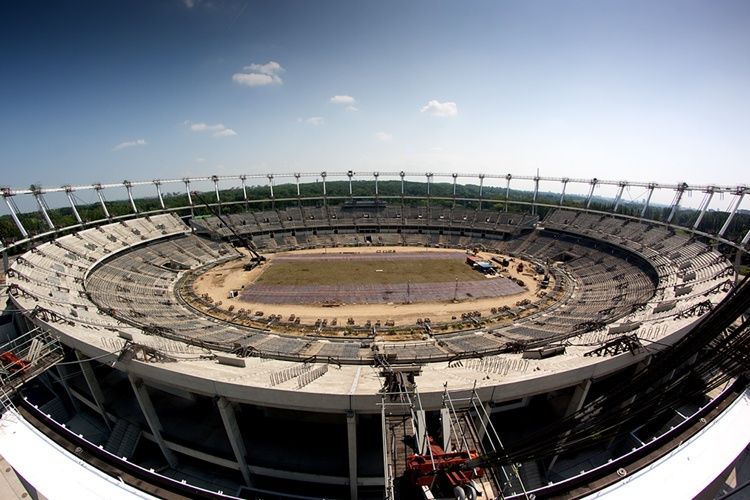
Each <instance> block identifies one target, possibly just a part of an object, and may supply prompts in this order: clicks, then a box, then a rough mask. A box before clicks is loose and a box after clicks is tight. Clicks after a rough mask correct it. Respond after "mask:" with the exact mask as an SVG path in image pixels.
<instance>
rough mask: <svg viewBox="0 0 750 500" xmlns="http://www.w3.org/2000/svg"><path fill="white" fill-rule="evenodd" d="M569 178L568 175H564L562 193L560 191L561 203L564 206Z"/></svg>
mask: <svg viewBox="0 0 750 500" xmlns="http://www.w3.org/2000/svg"><path fill="white" fill-rule="evenodd" d="M569 180H570V179H568V178H567V177H563V178H562V179H561V180H560V182H562V193H560V203H559V205H560V206H562V204H563V200H565V188H566V187H568V181H569Z"/></svg>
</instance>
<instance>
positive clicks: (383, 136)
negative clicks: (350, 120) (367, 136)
mask: <svg viewBox="0 0 750 500" xmlns="http://www.w3.org/2000/svg"><path fill="white" fill-rule="evenodd" d="M375 139H377V140H379V141H383V142H390V141H392V140H393V134H389V133H388V132H376V133H375Z"/></svg>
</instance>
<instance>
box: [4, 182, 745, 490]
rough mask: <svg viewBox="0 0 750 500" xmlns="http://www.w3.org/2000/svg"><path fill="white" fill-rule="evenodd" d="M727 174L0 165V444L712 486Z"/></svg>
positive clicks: (101, 477)
mask: <svg viewBox="0 0 750 500" xmlns="http://www.w3.org/2000/svg"><path fill="white" fill-rule="evenodd" d="M170 188H173V189H175V190H176V191H175V192H174V193H169V194H168V193H167V191H168V190H169V189H170ZM606 190H609V191H607V192H611V193H612V194H611V196H610V195H606V194H603V193H604V191H606ZM631 190H641V191H642V192H643V196H642V197H641V198H639V199H638V200H637V201H626V200H625V193H629V192H630V191H631ZM747 191H748V188H747V187H746V186H716V185H711V186H697V185H690V184H687V183H679V184H675V185H663V184H656V183H652V182H636V181H609V180H602V179H573V178H549V177H540V176H538V175H537V176H521V175H513V174H492V173H486V174H476V175H464V174H455V173H454V174H450V173H449V174H440V173H427V174H423V173H406V172H373V173H367V174H362V173H355V172H352V171H348V172H338V173H334V172H321V173H306V174H305V173H302V174H300V173H290V174H278V173H274V174H263V175H241V176H210V177H196V178H184V179H161V180H153V181H124V182H123V183H117V184H95V185H90V186H84V185H80V186H74V185H66V186H63V187H60V188H42V187H34V186H32V188H31V189H12V188H5V189H4V190H3V198H4V203H5V205H6V208H7V210H8V213H9V215H10V217H11V219H12V220H13V222H14V226H15V229H16V233H17V238H16V240H15V241H13V242H8V243H7V244H5V246H4V247H3V259H4V271H5V275H6V283H5V290H6V292H5V293H6V295H7V299H8V303H7V306H6V309H5V312H4V314H3V316H2V318H3V321H2V324H1V325H0V328H1V329H0V334H2V337H3V339H4V340H3V342H4V343H5V344H4V345H3V347H2V348H1V349H0V351H2V352H0V360H2V364H3V370H2V393H1V394H0V398H2V401H3V404H4V407H5V410H6V411H5V414H4V417H3V424H4V426H5V432H4V435H3V436H0V454H2V455H3V457H5V458H6V460H8V462H9V463H10V464H11V465H12V466H13V467H14V469H15V470H16V472H17V473H18V474H19V475H20V476H22V477H24V479H25V481H26V482H27V483H28V484H29V485H30V486H29V487H30V488H33V489H35V490H36V491H38V492H39V493H41V494H45V495H48V493H46V491H48V490H46V488H49V487H50V486H49V481H47V480H46V479H45V478H44V477H42V476H43V474H42V473H41V472H40V471H39V469H40V468H42V466H41V464H40V463H39V462H38V455H37V458H36V459H31V458H29V454H24V453H23V452H22V451H21V450H20V448H23V447H28V449H29V450H32V449H40V450H41V449H47V450H49V449H61V450H66V451H65V452H64V453H63V455H64V456H67V458H60V460H64V461H66V463H68V465H69V466H70V467H71V470H72V469H76V470H78V469H83V468H85V469H87V471H88V474H91V475H93V476H95V477H96V480H95V481H94V480H93V479H91V480H90V481H91V482H90V483H89V487H90V488H92V490H91V491H94V488H101V489H97V490H95V491H97V492H99V493H98V494H100V495H103V494H105V493H104V492H107V493H106V494H107V495H108V496H113V497H115V496H118V497H119V495H125V494H126V493H127V494H128V495H132V496H131V497H137V496H149V495H153V496H155V497H191V498H197V497H203V498H231V497H239V498H363V499H364V498H388V499H396V498H401V499H407V498H425V499H430V498H458V499H464V498H472V499H473V498H478V497H482V498H558V497H564V498H578V497H587V496H590V497H592V498H598V497H603V498H626V497H628V498H629V497H633V496H636V495H637V494H643V492H649V493H650V494H652V495H653V496H658V495H660V494H662V493H663V494H664V495H667V494H669V495H670V496H671V497H686V498H687V497H695V496H699V495H703V496H704V497H706V498H711V497H714V496H716V495H717V494H718V492H719V491H720V487H721V486H722V485H723V483H724V479H725V478H726V476H727V474H729V473H730V472H731V471H732V470H733V468H734V466H735V463H736V461H737V459H738V457H741V455H742V453H743V450H745V448H746V447H747V445H748V443H749V442H750V429H748V428H747V426H746V425H743V424H742V423H743V422H746V421H747V419H748V418H750V390H749V389H748V379H747V377H748V374H749V373H750V370H749V369H750V329H748V323H747V311H748V310H749V309H750V286H748V284H747V283H746V281H745V280H744V278H742V277H741V276H740V273H739V270H740V269H741V266H742V265H743V263H745V262H746V259H747V250H748V243H749V242H750V231H748V229H747V225H746V224H745V217H746V215H745V214H744V213H743V211H742V210H741V203H742V201H743V198H744V196H745V194H746V193H747ZM576 193H578V194H576ZM692 193H698V194H699V195H700V196H702V197H703V198H702V201H701V202H700V204H699V206H698V207H697V209H689V210H688V209H685V208H683V206H682V203H683V201H684V196H687V195H688V194H692ZM84 194H88V195H92V196H94V197H95V200H96V202H95V203H93V204H84V203H83V202H82V201H81V200H82V199H83V198H85V196H84ZM725 196H726V197H727V198H728V200H729V208H728V209H727V210H723V209H722V210H718V211H717V210H714V209H713V205H712V200H714V201H715V199H714V197H717V198H718V197H722V198H723V197H725ZM665 197H666V198H665ZM662 198H665V199H671V200H672V201H671V203H668V204H667V203H657V202H656V201H653V200H657V199H662ZM52 199H55V200H58V201H57V202H55V204H56V206H58V207H61V208H53V209H51V208H50V206H51V203H50V200H52ZM118 199H122V201H115V200H118ZM60 200H62V202H64V203H65V204H63V203H61V202H60ZM108 200H110V201H108ZM66 205H67V206H66ZM19 206H21V207H33V208H34V210H29V209H23V210H22V209H20V208H19ZM92 214H93V215H92ZM62 215H66V216H67V218H66V219H64V221H63V218H62ZM717 221H718V222H717ZM32 224H33V225H34V227H35V228H36V229H35V230H34V231H31V230H30V229H29V227H30V226H31V225H32ZM24 433H26V434H28V435H29V436H33V437H27V438H24V439H25V440H22V436H23V435H25V434H24ZM10 434H13V436H15V437H13V438H11V437H9V435H10ZM14 439H15V441H14ZM35 446H37V447H41V448H34V447H35ZM44 447H47V448H44ZM707 450H711V451H707ZM73 464H75V466H73ZM48 466H49V467H56V466H53V465H52V464H51V463H50V464H48ZM675 468H679V470H681V474H682V475H681V480H680V483H681V484H674V483H673V482H670V484H669V488H670V489H669V490H665V489H664V488H665V487H666V484H665V482H667V480H668V479H672V477H673V474H674V471H675ZM698 471H699V472H698ZM70 474H71V476H72V475H75V474H78V472H70ZM86 477H88V476H86ZM115 491H116V492H117V493H114V492H115ZM667 491H668V493H667ZM659 492H662V493H659Z"/></svg>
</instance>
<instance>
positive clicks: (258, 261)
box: [192, 191, 266, 271]
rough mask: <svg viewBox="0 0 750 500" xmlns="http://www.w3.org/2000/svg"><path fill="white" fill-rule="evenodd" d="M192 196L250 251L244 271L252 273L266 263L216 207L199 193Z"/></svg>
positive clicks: (195, 192) (196, 192) (194, 192)
mask: <svg viewBox="0 0 750 500" xmlns="http://www.w3.org/2000/svg"><path fill="white" fill-rule="evenodd" d="M192 195H193V196H194V197H196V198H198V200H199V201H200V202H201V203H203V204H204V205H205V206H206V208H207V209H208V211H209V212H211V214H212V215H214V216H216V218H217V219H219V222H221V223H222V225H224V227H226V228H227V229H229V231H230V232H231V233H232V235H233V236H234V237H235V238H236V239H237V241H239V242H240V245H242V247H243V248H245V249H246V250H247V251H248V253H249V254H250V261H249V262H248V263H246V264H245V265H244V266H243V269H244V270H245V271H252V270H253V269H255V268H256V267H258V266H260V265H262V264H263V263H264V262H265V261H266V258H265V257H263V256H262V255H261V254H259V253H258V252H257V250H256V249H255V245H253V244H252V243H251V242H250V241H249V240H248V239H247V238H245V237H244V236H242V235H241V234H238V233H237V231H235V230H234V228H233V227H232V225H231V224H229V223H228V222H227V221H226V220H224V217H222V216H221V213H220V212H219V211H218V210H216V207H212V206H211V204H210V203H208V201H206V199H205V198H204V197H203V196H202V195H201V194H200V193H199V192H198V191H193V192H192Z"/></svg>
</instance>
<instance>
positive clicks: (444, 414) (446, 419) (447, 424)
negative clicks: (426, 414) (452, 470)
mask: <svg viewBox="0 0 750 500" xmlns="http://www.w3.org/2000/svg"><path fill="white" fill-rule="evenodd" d="M440 424H441V427H442V430H443V441H442V443H441V444H442V445H443V449H444V450H445V451H447V452H449V451H451V450H450V445H451V414H450V410H449V409H448V408H440Z"/></svg>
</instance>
